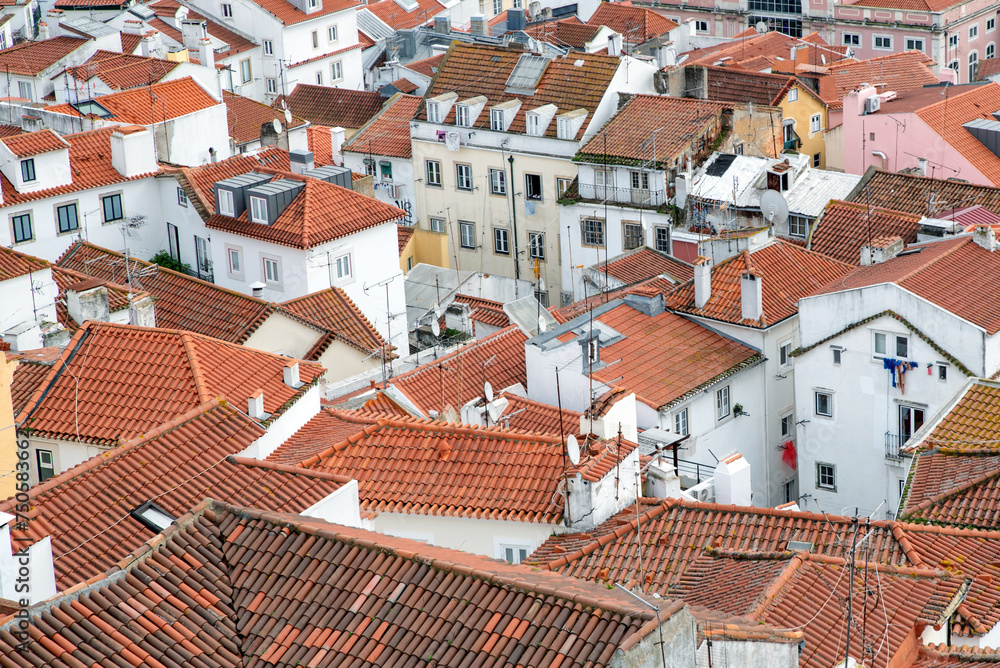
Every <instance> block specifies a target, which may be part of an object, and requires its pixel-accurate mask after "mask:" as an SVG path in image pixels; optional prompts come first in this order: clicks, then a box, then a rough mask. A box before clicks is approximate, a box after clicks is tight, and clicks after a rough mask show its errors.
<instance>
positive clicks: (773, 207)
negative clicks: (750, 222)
mask: <svg viewBox="0 0 1000 668" xmlns="http://www.w3.org/2000/svg"><path fill="white" fill-rule="evenodd" d="M760 212H761V213H762V214H764V220H766V221H767V222H768V223H770V224H771V225H780V224H781V223H783V222H785V221H786V220H788V202H786V201H785V198H784V197H783V196H782V194H781V193H779V192H778V191H777V190H765V191H764V194H763V195H761V196H760Z"/></svg>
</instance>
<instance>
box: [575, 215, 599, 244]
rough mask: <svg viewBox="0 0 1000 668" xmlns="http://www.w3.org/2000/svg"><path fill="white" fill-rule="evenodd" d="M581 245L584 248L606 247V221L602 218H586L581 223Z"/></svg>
mask: <svg viewBox="0 0 1000 668" xmlns="http://www.w3.org/2000/svg"><path fill="white" fill-rule="evenodd" d="M580 236H581V243H582V244H583V245H584V246H596V247H598V248H603V247H604V221H603V220H601V219H600V218H584V219H583V220H582V221H580Z"/></svg>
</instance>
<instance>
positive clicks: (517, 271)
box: [507, 155, 521, 279]
mask: <svg viewBox="0 0 1000 668" xmlns="http://www.w3.org/2000/svg"><path fill="white" fill-rule="evenodd" d="M507 162H509V163H510V211H511V220H512V221H513V223H512V226H513V237H514V238H513V239H512V240H511V245H512V246H513V249H512V250H513V252H514V278H518V279H519V278H521V265H520V264H519V263H518V261H517V195H515V194H514V156H513V155H511V156H509V157H508V158H507Z"/></svg>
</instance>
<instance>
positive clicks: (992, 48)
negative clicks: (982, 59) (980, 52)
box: [986, 42, 997, 60]
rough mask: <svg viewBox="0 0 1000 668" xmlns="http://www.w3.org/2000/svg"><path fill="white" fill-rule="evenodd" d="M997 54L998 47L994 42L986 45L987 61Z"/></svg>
mask: <svg viewBox="0 0 1000 668" xmlns="http://www.w3.org/2000/svg"><path fill="white" fill-rule="evenodd" d="M996 54H997V47H996V45H995V44H994V43H993V42H990V43H989V44H987V45H986V59H987V60H989V59H991V58H993V57H995V56H996Z"/></svg>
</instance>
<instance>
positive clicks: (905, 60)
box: [819, 51, 938, 109]
mask: <svg viewBox="0 0 1000 668" xmlns="http://www.w3.org/2000/svg"><path fill="white" fill-rule="evenodd" d="M933 62H934V61H933V60H932V59H931V58H928V57H927V56H926V55H925V54H924V53H922V52H920V51H903V52H902V53H893V54H890V55H887V56H879V57H877V58H869V59H867V60H853V59H851V60H841V61H839V62H836V63H831V64H830V65H829V67H828V68H827V75H826V76H823V77H820V88H819V92H820V97H822V98H823V100H824V101H825V102H826V103H827V104H829V105H830V108H831V109H841V108H843V106H844V96H845V95H847V94H848V93H849V92H851V91H853V90H858V89H859V88H860V87H861V84H862V83H869V84H872V85H874V86H876V87H877V88H878V89H879V90H878V92H880V93H885V92H888V91H895V92H896V93H897V94H898V93H903V92H905V91H909V90H913V89H916V88H922V87H923V86H927V85H933V84H936V83H938V78H937V76H936V75H935V74H934V72H932V71H931V70H930V68H929V66H930V65H932V64H933Z"/></svg>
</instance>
